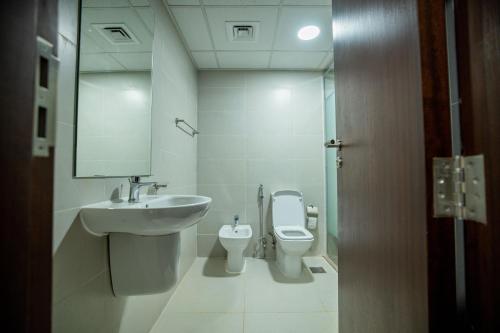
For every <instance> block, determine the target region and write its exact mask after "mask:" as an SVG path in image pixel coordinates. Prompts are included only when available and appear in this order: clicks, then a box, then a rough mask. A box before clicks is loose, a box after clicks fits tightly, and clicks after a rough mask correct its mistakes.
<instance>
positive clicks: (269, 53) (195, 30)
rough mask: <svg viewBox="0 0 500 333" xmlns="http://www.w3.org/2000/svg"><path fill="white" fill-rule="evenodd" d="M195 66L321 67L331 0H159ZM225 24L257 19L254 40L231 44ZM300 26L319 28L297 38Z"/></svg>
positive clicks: (326, 55)
mask: <svg viewBox="0 0 500 333" xmlns="http://www.w3.org/2000/svg"><path fill="white" fill-rule="evenodd" d="M163 1H164V3H165V5H166V6H167V8H168V9H169V12H170V14H171V15H172V17H173V19H174V21H175V24H176V25H177V28H178V31H179V34H180V35H181V37H182V39H183V41H184V44H185V46H186V49H187V50H188V51H189V53H190V55H191V57H192V59H193V62H194V63H195V64H196V66H197V67H198V68H199V69H294V70H322V69H326V68H328V67H329V65H330V63H331V61H332V31H331V0H163ZM226 22H258V33H257V37H256V40H255V41H252V42H232V41H230V40H229V37H228V35H229V33H227V31H226V30H227V27H226ZM306 25H316V26H318V27H319V28H320V29H321V33H320V35H319V37H317V38H316V39H313V40H310V41H302V40H300V39H298V38H297V32H298V30H299V29H300V28H301V27H303V26H306Z"/></svg>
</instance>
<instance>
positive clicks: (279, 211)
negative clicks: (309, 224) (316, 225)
mask: <svg viewBox="0 0 500 333" xmlns="http://www.w3.org/2000/svg"><path fill="white" fill-rule="evenodd" d="M271 197H272V204H273V226H274V227H282V226H299V227H304V226H305V223H306V219H305V212H304V200H303V198H302V193H301V192H299V191H295V190H284V191H276V192H274V193H272V194H271Z"/></svg>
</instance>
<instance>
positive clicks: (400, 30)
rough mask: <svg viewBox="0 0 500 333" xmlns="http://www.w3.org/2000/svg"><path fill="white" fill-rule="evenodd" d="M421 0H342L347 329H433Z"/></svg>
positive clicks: (343, 305)
mask: <svg viewBox="0 0 500 333" xmlns="http://www.w3.org/2000/svg"><path fill="white" fill-rule="evenodd" d="M417 17H418V8H417V3H416V1H409V0H406V1H389V0H385V1H384V0H375V1H374V0H335V1H333V22H334V66H335V67H334V68H335V90H336V112H337V133H338V137H339V138H340V139H342V140H343V142H344V143H345V148H343V150H342V158H343V161H344V164H343V167H342V168H341V169H340V170H339V215H340V216H339V222H340V224H339V313H340V314H339V315H340V332H343V333H366V332H370V333H379V332H380V333H382V332H383V333H390V332H394V333H396V332H397V333H409V332H415V333H423V332H427V331H428V298H427V248H426V244H427V243H426V217H427V213H426V186H425V183H426V172H425V150H424V145H425V140H424V117H423V111H422V110H423V103H422V91H421V73H420V50H419V25H418V18H417Z"/></svg>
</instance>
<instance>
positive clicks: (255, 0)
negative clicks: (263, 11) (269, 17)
mask: <svg viewBox="0 0 500 333" xmlns="http://www.w3.org/2000/svg"><path fill="white" fill-rule="evenodd" d="M203 4H204V5H206V6H214V5H215V6H256V5H257V6H278V5H279V4H280V0H203Z"/></svg>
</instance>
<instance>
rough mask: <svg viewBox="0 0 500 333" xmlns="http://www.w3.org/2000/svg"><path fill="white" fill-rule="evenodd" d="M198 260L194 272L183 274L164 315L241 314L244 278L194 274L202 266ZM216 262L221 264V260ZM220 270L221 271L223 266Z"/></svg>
mask: <svg viewBox="0 0 500 333" xmlns="http://www.w3.org/2000/svg"><path fill="white" fill-rule="evenodd" d="M201 261H202V260H199V259H197V260H196V261H195V263H194V267H193V270H190V271H189V272H188V273H187V274H186V277H185V278H184V280H183V281H182V282H181V284H180V285H179V287H178V288H177V290H176V291H175V294H174V296H173V297H172V299H171V301H170V302H169V304H168V305H167V309H166V310H167V312H176V313H179V312H184V313H188V312H193V313H194V312H243V310H244V298H245V296H244V290H245V289H244V287H245V281H244V279H243V277H242V276H232V275H230V276H225V275H224V274H221V276H220V277H216V276H208V277H207V276H205V275H200V274H199V273H197V271H198V272H199V270H200V269H202V267H204V264H202V263H200V262H201ZM217 263H219V264H220V261H217V262H216V264H217ZM209 265H210V264H209ZM220 268H221V269H222V272H223V266H221V267H220ZM212 269H213V268H210V270H212ZM214 271H215V270H214Z"/></svg>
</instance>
